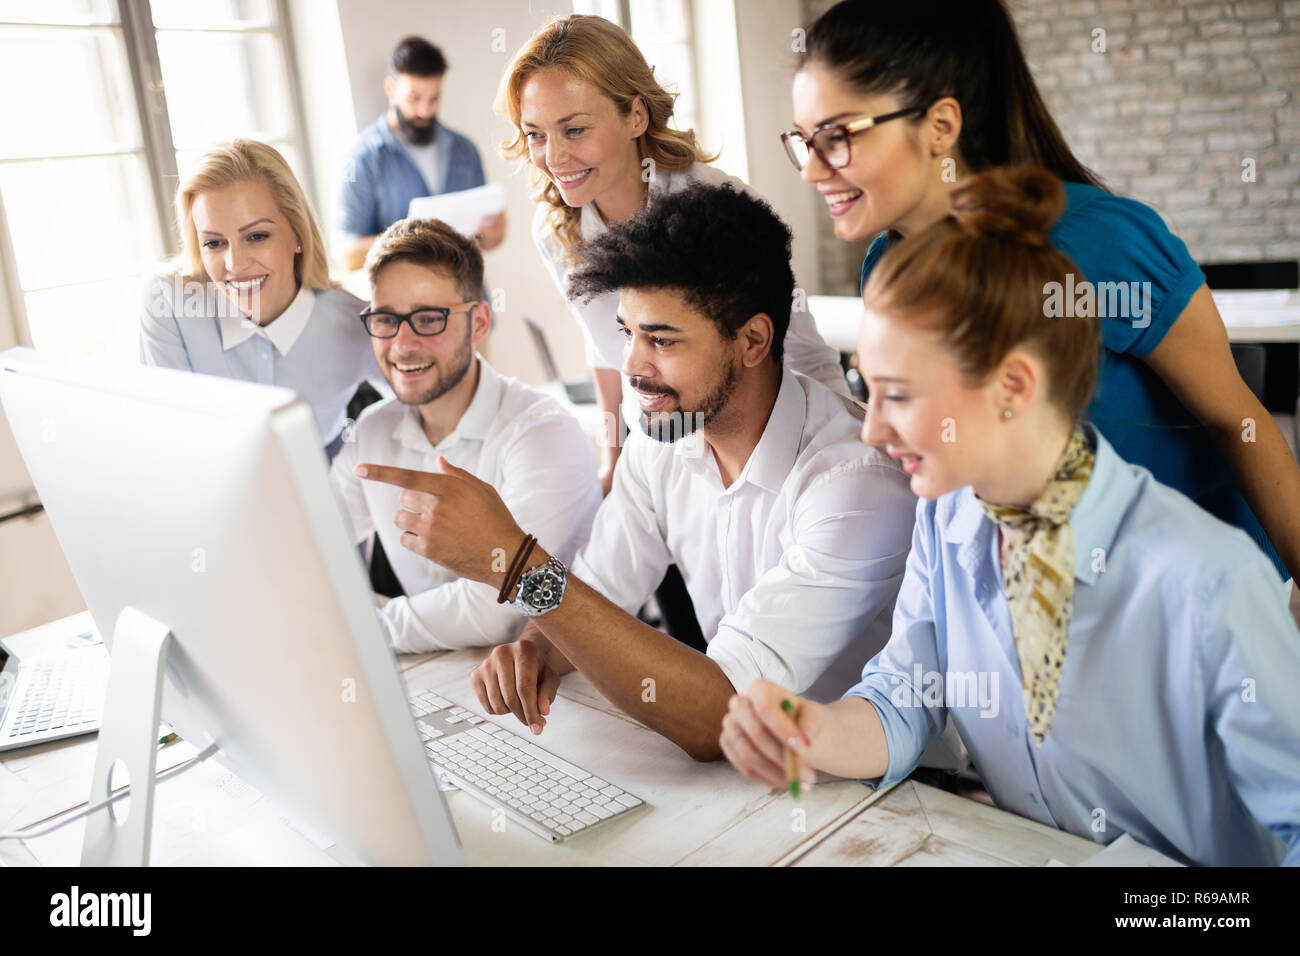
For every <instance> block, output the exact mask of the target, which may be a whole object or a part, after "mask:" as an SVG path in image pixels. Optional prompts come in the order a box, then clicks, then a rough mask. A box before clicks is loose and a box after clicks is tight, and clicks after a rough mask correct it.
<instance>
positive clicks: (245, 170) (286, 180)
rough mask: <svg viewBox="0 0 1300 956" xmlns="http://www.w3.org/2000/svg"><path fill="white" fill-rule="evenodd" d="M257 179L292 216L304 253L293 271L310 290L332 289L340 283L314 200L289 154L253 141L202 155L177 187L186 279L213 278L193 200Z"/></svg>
mask: <svg viewBox="0 0 1300 956" xmlns="http://www.w3.org/2000/svg"><path fill="white" fill-rule="evenodd" d="M252 180H257V181H260V182H264V183H266V185H267V186H268V187H269V188H270V190H271V197H272V198H273V199H274V200H275V205H276V208H278V209H279V210H280V212H281V213H282V214H283V215H284V218H285V219H286V220H288V223H289V228H290V229H292V230H293V231H294V233H295V234H296V235H297V237H298V242H299V244H300V245H301V246H302V252H300V253H298V254H297V255H296V256H295V257H294V261H293V273H294V277H295V278H296V279H297V280H298V282H299V283H300V284H302V285H304V286H306V287H307V288H309V289H329V288H333V287H334V286H335V285H337V283H336V282H335V281H334V280H333V279H331V278H330V267H329V261H328V260H327V259H326V258H325V242H324V240H323V239H322V238H321V232H320V228H319V227H318V226H317V225H316V217H315V216H314V215H313V214H312V211H311V203H309V202H308V201H307V194H306V193H304V192H303V190H302V186H301V185H299V183H298V179H297V177H295V176H294V174H293V170H292V169H290V168H289V164H288V163H287V162H285V160H284V157H283V156H281V155H280V153H279V152H278V151H277V150H275V149H274V148H273V147H271V146H267V145H266V144H265V143H259V142H257V141H256V140H251V139H236V140H232V141H231V142H230V143H227V144H226V145H224V146H217V147H214V148H213V149H210V150H208V151H207V152H206V153H204V154H203V155H202V156H200V157H199V160H198V162H197V163H196V164H195V165H194V168H193V169H192V170H191V171H190V172H189V174H188V175H187V176H185V177H184V178H183V179H182V180H181V182H180V185H179V186H178V187H177V189H176V224H177V228H178V229H179V230H180V234H181V242H182V243H184V246H185V251H184V252H182V253H181V255H180V258H179V259H178V260H177V263H176V270H175V271H176V272H177V273H178V274H181V275H184V276H185V277H186V278H193V279H200V280H202V281H204V282H208V281H211V276H209V275H208V271H207V269H205V268H204V267H203V257H202V255H200V249H199V236H198V232H197V231H196V229H195V226H194V200H195V198H196V197H197V196H198V194H199V193H201V192H206V191H208V190H210V189H225V188H226V187H227V186H233V185H234V184H235V183H243V182H249V181H252Z"/></svg>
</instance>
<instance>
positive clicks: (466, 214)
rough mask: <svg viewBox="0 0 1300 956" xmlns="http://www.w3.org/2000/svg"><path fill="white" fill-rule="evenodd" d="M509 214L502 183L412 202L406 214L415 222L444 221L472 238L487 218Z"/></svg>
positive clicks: (423, 197) (421, 197)
mask: <svg viewBox="0 0 1300 956" xmlns="http://www.w3.org/2000/svg"><path fill="white" fill-rule="evenodd" d="M505 211H506V188H505V187H504V186H502V185H501V184H500V183H488V184H487V185H486V186H476V187H475V188H473V189H462V190H460V191H459V192H454V193H443V194H442V195H441V196H420V197H418V198H416V199H412V200H411V205H410V208H409V209H408V210H407V212H406V215H407V216H408V218H411V219H441V220H442V221H443V222H445V223H446V224H447V225H449V226H451V228H453V229H455V230H456V231H457V232H462V233H464V234H465V235H467V236H472V235H474V233H475V232H477V231H478V224H479V221H480V220H482V218H483V217H484V216H494V215H496V214H497V213H502V212H505Z"/></svg>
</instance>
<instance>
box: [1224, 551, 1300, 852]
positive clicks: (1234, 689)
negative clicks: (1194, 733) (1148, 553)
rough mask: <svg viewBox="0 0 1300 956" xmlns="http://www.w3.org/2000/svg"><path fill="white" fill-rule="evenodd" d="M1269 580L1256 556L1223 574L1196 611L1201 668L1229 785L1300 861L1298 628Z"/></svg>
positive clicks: (1261, 562)
mask: <svg viewBox="0 0 1300 956" xmlns="http://www.w3.org/2000/svg"><path fill="white" fill-rule="evenodd" d="M1254 557H1255V555H1251V558H1254ZM1273 581H1274V578H1273V575H1272V574H1271V573H1270V570H1269V566H1268V564H1267V563H1266V562H1265V561H1264V560H1263V558H1262V557H1260V558H1259V560H1251V561H1247V562H1244V563H1243V564H1242V565H1240V566H1238V567H1237V568H1236V569H1235V570H1234V572H1233V573H1231V574H1230V575H1225V576H1224V579H1223V580H1222V581H1221V583H1220V586H1219V588H1218V592H1219V595H1221V600H1214V601H1210V602H1209V603H1207V605H1206V608H1205V611H1204V613H1203V614H1202V615H1201V622H1200V624H1201V629H1202V633H1204V634H1205V635H1206V637H1205V638H1203V640H1202V641H1201V655H1202V662H1201V672H1202V674H1203V675H1204V679H1205V681H1206V683H1207V685H1208V686H1207V695H1206V700H1207V702H1208V705H1209V714H1208V715H1207V716H1206V722H1207V725H1208V728H1209V729H1210V730H1211V732H1212V733H1213V734H1214V736H1215V737H1217V738H1218V740H1219V744H1220V746H1221V748H1222V753H1223V758H1224V760H1226V762H1227V765H1228V775H1229V777H1230V778H1231V780H1232V785H1233V789H1234V790H1235V791H1236V792H1237V795H1238V796H1239V797H1240V798H1241V802H1242V803H1243V804H1244V805H1245V807H1246V809H1247V810H1248V811H1249V812H1250V814H1251V815H1252V816H1253V817H1254V818H1255V819H1256V820H1257V821H1258V822H1259V823H1260V824H1261V825H1263V826H1265V827H1268V829H1269V830H1271V831H1272V832H1273V833H1275V834H1276V835H1277V836H1278V837H1279V838H1280V839H1281V840H1282V842H1283V843H1284V844H1285V846H1286V856H1285V860H1284V863H1285V864H1286V865H1287V866H1300V746H1297V743H1298V742H1300V696H1297V695H1296V683H1297V681H1298V680H1300V633H1297V631H1296V626H1295V622H1294V621H1293V620H1292V618H1291V615H1290V612H1289V611H1288V610H1287V607H1286V602H1285V599H1284V598H1283V596H1282V592H1281V589H1280V588H1278V587H1277V585H1276V584H1275V583H1273Z"/></svg>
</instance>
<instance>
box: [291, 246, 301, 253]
mask: <svg viewBox="0 0 1300 956" xmlns="http://www.w3.org/2000/svg"><path fill="white" fill-rule="evenodd" d="M293 251H294V252H302V246H299V247H298V248H297V249H295V250H293Z"/></svg>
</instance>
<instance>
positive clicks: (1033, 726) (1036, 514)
mask: <svg viewBox="0 0 1300 956" xmlns="http://www.w3.org/2000/svg"><path fill="white" fill-rule="evenodd" d="M1095 459H1096V455H1095V454H1094V452H1093V449H1092V447H1091V446H1090V445H1089V443H1088V440H1087V438H1086V437H1084V434H1083V432H1082V431H1080V430H1079V429H1078V428H1077V427H1076V428H1075V430H1074V434H1073V435H1071V436H1070V443H1069V444H1068V445H1067V446H1066V448H1065V454H1063V455H1062V456H1061V460H1060V462H1058V463H1057V466H1056V473H1055V474H1054V475H1053V477H1052V480H1051V481H1050V482H1048V484H1047V488H1046V489H1044V491H1043V493H1042V494H1041V495H1039V496H1038V498H1037V499H1036V500H1035V501H1034V502H1033V503H1032V504H1031V505H1030V506H1029V507H1028V508H1018V507H1013V506H1007V505H992V504H989V503H988V502H986V501H984V500H983V499H980V498H978V497H977V499H976V500H978V501H979V503H980V506H981V507H982V508H983V509H984V512H985V514H987V515H988V516H989V517H990V518H992V519H993V520H994V521H995V522H997V525H998V527H999V528H1002V529H1004V531H1012V530H1014V531H1021V532H1023V534H1021V535H1020V536H1019V537H1018V538H1017V539H1016V540H1014V541H1012V540H1011V538H1012V536H1011V535H1008V534H1006V533H1004V534H1003V539H1004V540H1003V545H1002V586H1003V589H1004V590H1005V591H1006V595H1007V604H1008V605H1009V607H1010V609H1011V626H1012V631H1013V633H1014V635H1015V640H1016V654H1017V656H1018V657H1019V658H1020V677H1021V681H1022V683H1023V689H1024V695H1025V713H1026V714H1028V716H1029V730H1030V732H1031V733H1032V734H1033V735H1034V737H1035V739H1036V740H1037V742H1038V746H1040V747H1041V746H1042V745H1043V740H1044V738H1045V737H1046V736H1047V732H1048V731H1049V730H1050V729H1051V727H1052V720H1053V718H1054V717H1055V716H1056V694H1057V691H1058V689H1059V687H1060V683H1061V668H1062V667H1063V666H1064V665H1065V645H1066V642H1067V640H1068V639H1069V633H1070V618H1071V617H1072V616H1073V615H1074V531H1073V530H1072V529H1071V528H1070V514H1071V513H1072V512H1073V511H1074V506H1075V505H1076V504H1078V503H1079V498H1080V496H1082V495H1083V490H1084V489H1085V488H1087V487H1088V479H1089V478H1090V477H1091V476H1092V466H1093V462H1094V460H1095Z"/></svg>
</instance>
